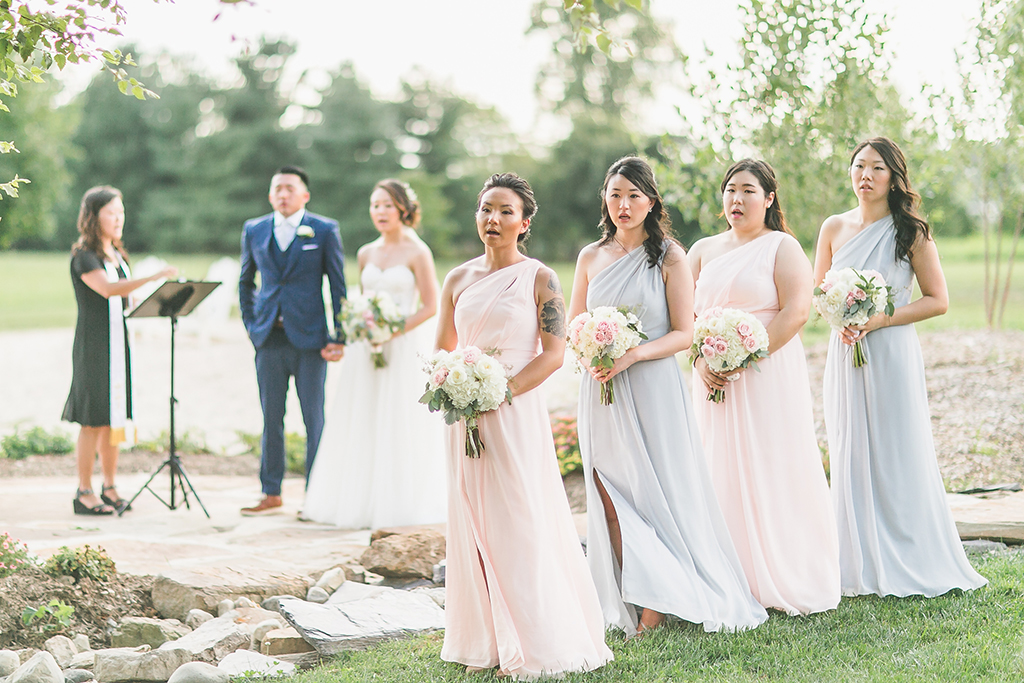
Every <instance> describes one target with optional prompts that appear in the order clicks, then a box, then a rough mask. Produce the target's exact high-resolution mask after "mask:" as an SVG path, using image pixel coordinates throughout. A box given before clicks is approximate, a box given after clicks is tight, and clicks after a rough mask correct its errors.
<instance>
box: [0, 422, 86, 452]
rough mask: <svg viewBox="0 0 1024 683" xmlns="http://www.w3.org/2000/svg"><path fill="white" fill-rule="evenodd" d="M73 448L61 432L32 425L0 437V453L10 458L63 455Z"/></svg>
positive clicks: (72, 444) (73, 445)
mask: <svg viewBox="0 0 1024 683" xmlns="http://www.w3.org/2000/svg"><path fill="white" fill-rule="evenodd" d="M73 450H75V444H74V443H72V441H71V439H69V438H68V437H67V436H66V435H65V434H64V433H63V432H59V431H53V432H48V431H47V430H45V429H43V428H42V427H32V428H31V429H29V430H28V431H27V432H25V433H23V434H21V433H18V431H17V430H15V431H14V433H13V434H8V435H7V436H5V437H4V438H3V439H0V454H2V455H3V456H4V457H7V458H10V459H11V460H24V459H25V458H27V457H28V456H30V455H51V454H56V455H63V454H65V453H70V452H71V451H73Z"/></svg>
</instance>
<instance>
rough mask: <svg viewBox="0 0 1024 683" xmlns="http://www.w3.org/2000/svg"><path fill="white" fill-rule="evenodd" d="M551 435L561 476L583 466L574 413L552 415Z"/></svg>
mask: <svg viewBox="0 0 1024 683" xmlns="http://www.w3.org/2000/svg"><path fill="white" fill-rule="evenodd" d="M551 436H552V437H554V439H555V454H557V455H558V469H559V470H560V471H561V472H562V476H563V477H564V476H565V475H567V474H569V473H570V472H575V471H576V470H578V469H580V468H581V467H583V459H582V458H581V457H580V437H579V434H578V432H577V431H576V416H575V415H552V416H551Z"/></svg>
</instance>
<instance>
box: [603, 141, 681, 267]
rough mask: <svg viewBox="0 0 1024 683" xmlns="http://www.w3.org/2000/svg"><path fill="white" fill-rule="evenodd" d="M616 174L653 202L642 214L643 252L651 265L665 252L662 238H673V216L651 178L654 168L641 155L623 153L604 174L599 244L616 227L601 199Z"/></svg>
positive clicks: (656, 262) (653, 265)
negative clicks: (670, 214)
mask: <svg viewBox="0 0 1024 683" xmlns="http://www.w3.org/2000/svg"><path fill="white" fill-rule="evenodd" d="M617 175H620V176H622V177H623V178H625V179H626V180H628V181H629V182H631V183H633V185H635V186H636V188H637V189H638V190H640V191H641V192H643V193H644V194H645V195H646V196H647V198H648V199H650V200H651V201H652V202H654V205H653V206H652V207H651V211H650V213H648V214H647V216H645V217H644V231H645V232H646V233H647V237H646V238H644V252H646V253H647V264H648V265H649V266H650V267H651V268H653V267H655V266H656V265H658V264H659V263H660V262H661V259H662V258H663V257H664V256H665V245H664V242H665V239H666V238H669V239H672V219H670V218H669V217H668V212H667V211H665V205H664V203H663V202H662V200H661V193H660V192H658V183H657V181H656V180H655V179H654V171H653V170H652V169H651V166H650V164H648V163H647V162H646V161H644V160H643V159H641V158H640V157H635V156H628V157H622V158H621V159H619V160H618V161H616V162H615V163H614V164H612V165H611V167H610V168H609V169H608V172H607V173H606V174H605V175H604V183H603V184H602V185H601V222H600V223H599V224H598V227H600V228H601V230H602V231H603V232H602V235H601V241H600V242H598V244H599V245H602V246H603V245H605V244H608V243H610V242H611V241H612V240H613V239H615V231H616V230H617V228H616V227H615V223H613V222H612V219H611V216H609V215H608V203H607V202H606V201H605V200H604V193H605V192H606V191H607V190H608V183H609V182H610V181H611V179H612V178H613V177H615V176H617Z"/></svg>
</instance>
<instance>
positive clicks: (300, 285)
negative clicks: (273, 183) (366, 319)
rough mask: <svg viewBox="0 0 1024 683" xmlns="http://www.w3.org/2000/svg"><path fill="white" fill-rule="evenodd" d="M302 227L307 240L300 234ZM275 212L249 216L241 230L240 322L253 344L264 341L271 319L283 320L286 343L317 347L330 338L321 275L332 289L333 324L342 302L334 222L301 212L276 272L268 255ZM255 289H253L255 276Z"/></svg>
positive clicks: (338, 238) (342, 261) (342, 278)
mask: <svg viewBox="0 0 1024 683" xmlns="http://www.w3.org/2000/svg"><path fill="white" fill-rule="evenodd" d="M303 227H308V228H312V231H313V235H312V236H303V235H302V234H301V233H302V232H305V231H304V230H303ZM272 239H274V214H272V213H271V214H267V215H266V216H261V217H260V218H253V219H251V220H248V221H246V222H245V225H244V226H243V227H242V264H241V274H240V276H239V279H238V300H239V307H240V308H241V310H242V322H243V323H244V324H245V329H246V331H247V332H248V333H249V339H251V340H252V343H253V346H255V347H256V348H259V347H260V346H262V345H263V343H264V342H266V340H267V337H268V336H269V335H270V330H271V328H272V327H273V326H274V321H275V320H276V319H277V318H278V316H281V317H282V318H283V319H284V331H285V334H287V335H288V340H289V341H290V342H291V343H292V344H293V345H294V346H295V347H297V348H300V349H322V348H323V347H324V346H325V345H326V344H327V343H328V342H329V341H337V339H332V338H331V337H330V333H329V332H328V329H327V315H326V311H325V309H324V297H323V280H324V275H326V276H327V279H328V280H329V282H330V286H331V306H332V307H333V313H334V315H335V318H334V319H335V320H337V315H338V313H340V312H341V302H342V300H343V299H344V298H345V270H344V267H345V258H344V253H343V251H342V246H341V236H340V234H339V233H338V222H337V221H335V220H331V219H330V218H324V217H323V216H317V215H316V214H313V213H310V212H309V211H306V212H305V215H304V216H303V217H302V223H301V224H300V225H299V230H298V231H297V233H296V235H295V239H294V241H293V242H292V244H291V246H290V247H289V248H288V251H287V252H285V254H284V259H283V263H284V267H283V268H279V267H278V264H277V263H276V262H275V260H274V258H273V256H272V255H271V253H270V240H272ZM257 272H259V274H260V286H259V288H258V289H257V288H256V273H257Z"/></svg>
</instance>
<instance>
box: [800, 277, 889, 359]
mask: <svg viewBox="0 0 1024 683" xmlns="http://www.w3.org/2000/svg"><path fill="white" fill-rule="evenodd" d="M814 308H815V309H817V311H818V314H819V315H820V316H821V317H822V318H823V319H824V320H825V322H827V323H828V324H829V326H830V327H831V328H832V329H834V330H836V331H838V330H842V329H843V328H844V327H849V326H850V325H863V324H864V323H866V322H867V321H868V319H870V318H871V316H873V315H874V314H875V313H878V312H879V311H885V314H886V315H892V314H893V311H894V310H896V305H895V303H894V302H893V292H892V287H889V286H887V285H886V284H885V278H883V277H882V274H881V273H879V272H877V271H874V270H857V269H855V268H840V269H839V270H830V271H828V272H827V273H825V279H824V280H822V282H821V284H820V285H819V286H817V287H815V288H814ZM867 362H868V359H867V357H866V356H865V355H864V349H863V348H862V347H861V345H860V340H859V339H858V340H857V342H856V343H855V344H854V345H853V367H855V368H859V367H862V366H863V365H866V364H867Z"/></svg>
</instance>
